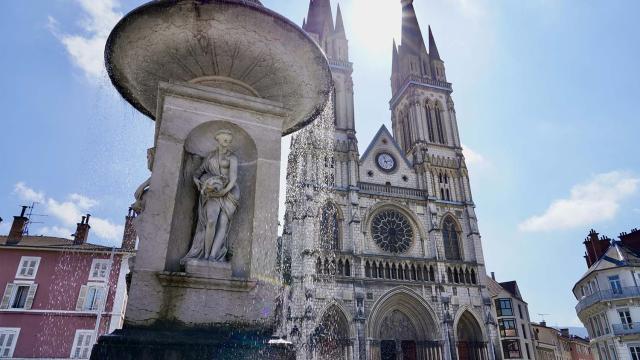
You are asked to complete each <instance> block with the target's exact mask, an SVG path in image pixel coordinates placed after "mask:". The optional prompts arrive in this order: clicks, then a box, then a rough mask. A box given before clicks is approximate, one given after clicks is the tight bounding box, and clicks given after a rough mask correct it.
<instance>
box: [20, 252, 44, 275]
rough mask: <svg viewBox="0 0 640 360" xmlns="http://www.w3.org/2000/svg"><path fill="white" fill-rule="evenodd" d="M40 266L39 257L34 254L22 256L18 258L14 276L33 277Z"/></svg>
mask: <svg viewBox="0 0 640 360" xmlns="http://www.w3.org/2000/svg"><path fill="white" fill-rule="evenodd" d="M38 266H40V258H39V257H34V256H23V257H22V258H20V264H19V265H18V271H17V272H16V278H18V279H35V278H36V273H37V272H38Z"/></svg>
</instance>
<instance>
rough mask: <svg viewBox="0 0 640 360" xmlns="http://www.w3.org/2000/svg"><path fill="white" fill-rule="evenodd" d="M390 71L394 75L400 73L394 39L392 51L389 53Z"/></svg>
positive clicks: (394, 40)
mask: <svg viewBox="0 0 640 360" xmlns="http://www.w3.org/2000/svg"><path fill="white" fill-rule="evenodd" d="M391 69H392V72H393V73H394V74H395V73H396V72H398V71H400V62H399V61H398V46H396V39H393V50H392V53H391Z"/></svg>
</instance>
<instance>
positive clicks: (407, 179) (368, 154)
mask: <svg viewBox="0 0 640 360" xmlns="http://www.w3.org/2000/svg"><path fill="white" fill-rule="evenodd" d="M381 153H386V154H389V155H391V156H392V157H393V159H394V160H395V168H394V169H393V170H391V171H385V170H383V169H382V168H381V167H380V166H379V165H378V164H377V158H378V155H380V154H381ZM360 181H362V182H366V183H374V184H381V185H391V186H398V187H411V188H415V187H416V184H417V178H416V175H415V172H414V171H413V168H412V166H411V163H410V162H409V160H408V159H407V157H406V156H405V154H404V152H403V151H402V150H401V149H400V146H398V143H397V142H396V141H395V139H394V138H393V136H392V135H391V133H390V132H389V130H388V129H387V127H386V126H384V125H382V126H381V127H380V130H378V133H377V134H376V136H374V138H373V140H372V141H371V143H370V144H369V146H368V147H367V150H365V152H364V153H363V154H362V156H361V157H360ZM387 183H389V184H387Z"/></svg>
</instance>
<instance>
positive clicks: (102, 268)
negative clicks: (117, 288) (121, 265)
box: [89, 259, 109, 280]
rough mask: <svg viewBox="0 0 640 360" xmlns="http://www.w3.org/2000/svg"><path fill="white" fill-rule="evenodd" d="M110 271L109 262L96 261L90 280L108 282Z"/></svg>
mask: <svg viewBox="0 0 640 360" xmlns="http://www.w3.org/2000/svg"><path fill="white" fill-rule="evenodd" d="M108 271H109V260H107V259H95V260H93V262H92V263H91V273H90V274H89V280H106V279H107V272H108Z"/></svg>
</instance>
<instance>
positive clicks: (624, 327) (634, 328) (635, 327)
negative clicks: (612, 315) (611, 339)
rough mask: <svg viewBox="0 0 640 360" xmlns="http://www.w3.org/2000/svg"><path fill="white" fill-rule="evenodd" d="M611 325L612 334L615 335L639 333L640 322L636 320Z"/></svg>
mask: <svg viewBox="0 0 640 360" xmlns="http://www.w3.org/2000/svg"><path fill="white" fill-rule="evenodd" d="M612 327H613V334H614V335H617V336H622V335H636V334H640V323H637V322H634V323H630V324H613V325H612Z"/></svg>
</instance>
